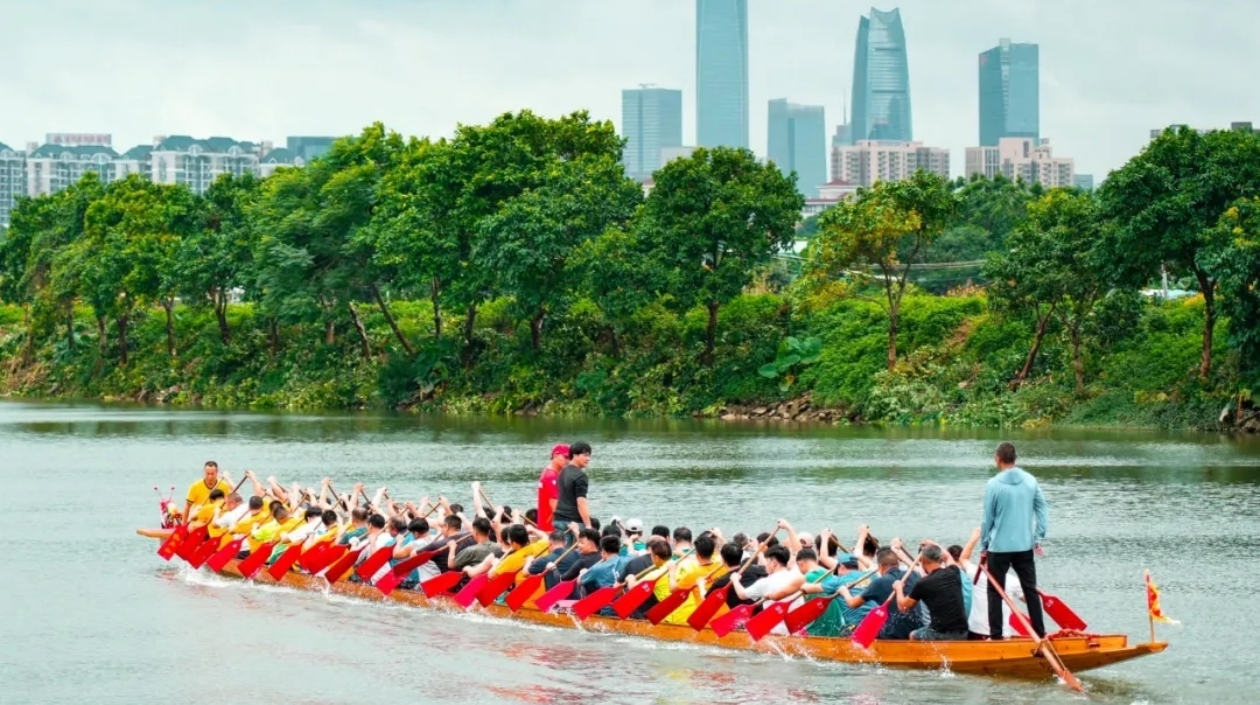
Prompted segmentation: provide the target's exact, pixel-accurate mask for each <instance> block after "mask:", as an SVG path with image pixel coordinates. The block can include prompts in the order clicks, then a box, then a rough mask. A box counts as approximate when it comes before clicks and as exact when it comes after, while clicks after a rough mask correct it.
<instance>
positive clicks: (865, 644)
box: [852, 604, 888, 649]
mask: <svg viewBox="0 0 1260 705" xmlns="http://www.w3.org/2000/svg"><path fill="white" fill-rule="evenodd" d="M887 623H888V605H887V604H883V605H880V606H879V607H876V608H875V609H873V610H871V611H870V613H869V614H867V615H866V616H865V617H864V618H862V621H861V622H859V623H858V625H857V629H854V630H853V636H852V639H853V643H854V644H857V645H858V646H860V647H862V648H863V649H869V648H870V647H871V644H874V643H875V639H876V638H878V637H879V632H880V630H882V629H883V628H884V625H885V624H887Z"/></svg>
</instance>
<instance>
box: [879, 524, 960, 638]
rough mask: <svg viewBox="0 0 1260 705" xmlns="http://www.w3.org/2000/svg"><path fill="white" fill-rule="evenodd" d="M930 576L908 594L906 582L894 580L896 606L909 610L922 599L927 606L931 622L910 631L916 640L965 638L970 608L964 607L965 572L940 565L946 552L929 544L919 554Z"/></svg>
mask: <svg viewBox="0 0 1260 705" xmlns="http://www.w3.org/2000/svg"><path fill="white" fill-rule="evenodd" d="M919 555H920V557H921V562H922V564H923V570H924V572H926V573H927V575H926V576H925V577H923V578H921V579H919V581H918V582H917V583H915V585H914V587H912V588H911V589H910V595H909V596H907V595H906V594H905V592H904V587H903V585H902V583H903V581H901V580H898V581H897V582H895V583H893V589H894V590H896V591H897V606H898V607H900V608H901V609H902V610H903V611H904V610H910V609H913V608H914V607H915V605H918V604H919V602H920V601H922V602H923V603H924V604H926V605H927V609H928V614H929V615H930V617H931V622H930V623H929V624H928V626H926V627H920V628H918V629H915V630H914V631H912V632H910V638H911V639H912V640H914V641H952V640H957V641H965V640H966V639H967V638H968V636H967V610H966V608H965V607H964V604H965V603H964V601H963V587H962V581H963V577H962V571H960V570H959V569H958V566H955V565H950V566H946V565H941V563H942V562H943V561H944V555H943V553H942V552H941V547H940V546H937V545H936V544H928V545H927V546H924V547H923V551H922V553H920V554H919Z"/></svg>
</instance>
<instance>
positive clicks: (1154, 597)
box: [1146, 570, 1181, 624]
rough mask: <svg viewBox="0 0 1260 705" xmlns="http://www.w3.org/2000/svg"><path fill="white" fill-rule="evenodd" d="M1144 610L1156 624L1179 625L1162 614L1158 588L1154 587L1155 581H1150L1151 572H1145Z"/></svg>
mask: <svg viewBox="0 0 1260 705" xmlns="http://www.w3.org/2000/svg"><path fill="white" fill-rule="evenodd" d="M1146 610H1147V612H1149V613H1150V615H1151V619H1153V620H1155V621H1156V622H1164V623H1165V624H1181V622H1178V621H1177V620H1175V619H1172V618H1170V617H1168V616H1167V615H1165V614H1164V610H1163V609H1162V608H1161V607H1160V606H1159V588H1158V587H1157V586H1156V585H1155V581H1153V580H1151V571H1149V570H1148V571H1146Z"/></svg>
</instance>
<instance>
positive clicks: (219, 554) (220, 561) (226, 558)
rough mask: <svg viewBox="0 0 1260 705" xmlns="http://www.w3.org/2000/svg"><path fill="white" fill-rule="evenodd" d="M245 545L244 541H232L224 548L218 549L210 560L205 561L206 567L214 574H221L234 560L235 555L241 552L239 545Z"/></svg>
mask: <svg viewBox="0 0 1260 705" xmlns="http://www.w3.org/2000/svg"><path fill="white" fill-rule="evenodd" d="M243 543H245V539H243V538H239V539H232V540H231V541H229V542H228V544H227V545H226V546H224V547H223V548H220V549H219V550H218V551H216V552H215V554H214V555H213V556H210V560H208V561H206V567H207V568H209V569H210V570H213V571H214V572H216V573H222V572H223V569H224V568H226V567H227V564H228V563H230V562H232V559H233V558H236V554H238V553H240V552H241V544H243Z"/></svg>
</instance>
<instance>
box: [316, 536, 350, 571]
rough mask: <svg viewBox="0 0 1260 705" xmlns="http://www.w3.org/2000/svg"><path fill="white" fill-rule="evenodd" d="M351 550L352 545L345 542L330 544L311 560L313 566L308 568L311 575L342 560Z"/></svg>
mask: <svg viewBox="0 0 1260 705" xmlns="http://www.w3.org/2000/svg"><path fill="white" fill-rule="evenodd" d="M349 552H350V547H349V546H347V545H345V544H337V545H332V546H329V547H328V548H327V549H325V550H324V551H323V552H321V553H320V554H319V556H318V557H317V558H315V559H314V560H312V561H311V567H310V568H308V569H307V570H309V571H310V572H311V575H318V574H319V573H320V572H321V571H323V570H325V569H327V568H328V566H330V565H332V564H334V563H336V562H337V561H339V560H341V559H342V558H343V557H344V556H345V555H346V554H347V553H349Z"/></svg>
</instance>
